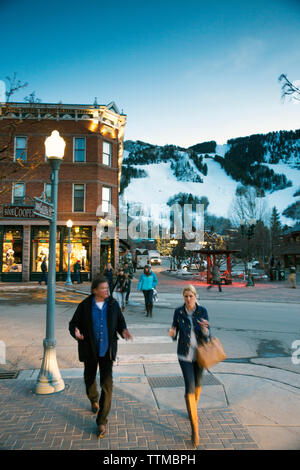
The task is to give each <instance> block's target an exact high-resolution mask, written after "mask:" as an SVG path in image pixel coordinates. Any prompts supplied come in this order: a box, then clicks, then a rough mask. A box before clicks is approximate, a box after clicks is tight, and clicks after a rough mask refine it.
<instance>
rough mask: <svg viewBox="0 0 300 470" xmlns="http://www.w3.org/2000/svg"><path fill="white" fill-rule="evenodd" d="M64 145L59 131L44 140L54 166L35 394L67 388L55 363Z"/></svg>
mask: <svg viewBox="0 0 300 470" xmlns="http://www.w3.org/2000/svg"><path fill="white" fill-rule="evenodd" d="M65 145H66V143H65V141H64V139H63V138H62V137H60V135H59V132H58V131H52V134H51V136H50V137H48V138H47V139H46V140H45V147H46V157H47V158H48V162H49V164H50V167H51V204H52V216H51V219H50V234H49V265H48V288H47V314H46V338H45V339H44V341H43V346H44V356H43V361H42V365H41V369H40V372H39V375H38V378H37V382H36V386H35V393H36V394H39V395H44V394H50V393H56V392H60V391H61V390H64V388H65V384H64V381H63V379H62V377H61V374H60V371H59V368H58V364H57V360H56V340H55V338H54V330H55V328H54V326H55V285H56V223H57V190H58V171H59V168H60V165H61V162H62V159H63V156H64V150H65Z"/></svg>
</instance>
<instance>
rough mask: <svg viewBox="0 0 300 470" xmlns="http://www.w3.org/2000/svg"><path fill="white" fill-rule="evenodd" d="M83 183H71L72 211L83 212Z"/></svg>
mask: <svg viewBox="0 0 300 470" xmlns="http://www.w3.org/2000/svg"><path fill="white" fill-rule="evenodd" d="M84 201H85V185H84V184H73V212H84Z"/></svg>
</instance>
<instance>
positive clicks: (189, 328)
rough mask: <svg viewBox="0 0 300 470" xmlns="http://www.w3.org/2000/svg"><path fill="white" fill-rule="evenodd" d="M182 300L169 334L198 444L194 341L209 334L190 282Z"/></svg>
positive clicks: (198, 389)
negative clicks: (175, 342)
mask: <svg viewBox="0 0 300 470" xmlns="http://www.w3.org/2000/svg"><path fill="white" fill-rule="evenodd" d="M183 299H184V304H183V305H182V306H181V307H178V308H176V309H175V312H174V317H173V323H172V327H171V328H170V329H169V336H171V337H172V338H173V340H174V341H175V340H176V339H177V337H178V335H179V340H178V347H177V355H178V361H179V365H180V367H181V370H182V374H183V378H184V383H185V402H186V407H187V412H188V416H189V419H190V423H191V429H192V442H193V444H194V446H197V445H198V444H199V431H198V414H197V403H198V401H199V397H200V393H201V389H202V375H203V368H202V367H200V366H199V365H198V363H197V345H198V344H201V343H202V342H203V341H207V340H208V338H209V323H208V315H207V310H206V309H205V308H204V307H201V306H200V305H199V304H198V303H197V292H196V289H195V287H194V286H193V285H191V284H190V285H188V286H186V287H185V288H184V289H183Z"/></svg>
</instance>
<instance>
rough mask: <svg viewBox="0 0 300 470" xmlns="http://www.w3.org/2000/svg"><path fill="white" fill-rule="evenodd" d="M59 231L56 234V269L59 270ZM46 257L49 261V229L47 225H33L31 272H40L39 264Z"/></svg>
mask: <svg viewBox="0 0 300 470" xmlns="http://www.w3.org/2000/svg"><path fill="white" fill-rule="evenodd" d="M59 237H60V232H59V230H58V231H57V234H56V271H59V254H60V243H59ZM44 258H46V263H47V266H48V262H49V229H48V227H34V228H33V236H32V272H39V273H40V272H42V269H41V264H42V262H43V260H44Z"/></svg>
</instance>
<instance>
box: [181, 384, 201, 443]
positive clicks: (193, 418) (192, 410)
mask: <svg viewBox="0 0 300 470" xmlns="http://www.w3.org/2000/svg"><path fill="white" fill-rule="evenodd" d="M199 395H200V393H199ZM184 397H185V402H186V408H187V412H188V415H189V419H190V423H191V429H192V442H193V444H194V446H195V447H196V446H198V445H199V431H198V413H197V402H196V398H195V394H194V393H188V394H186V395H185V396H184Z"/></svg>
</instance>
